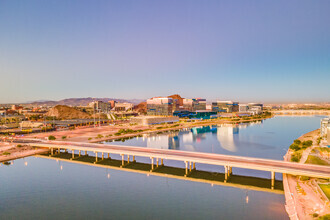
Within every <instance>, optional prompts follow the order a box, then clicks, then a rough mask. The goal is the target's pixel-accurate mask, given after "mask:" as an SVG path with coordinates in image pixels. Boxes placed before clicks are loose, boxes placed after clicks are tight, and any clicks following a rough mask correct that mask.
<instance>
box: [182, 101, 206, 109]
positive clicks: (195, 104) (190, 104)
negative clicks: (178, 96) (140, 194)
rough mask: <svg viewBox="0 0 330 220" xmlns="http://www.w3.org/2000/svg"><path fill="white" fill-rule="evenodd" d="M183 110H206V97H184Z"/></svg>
mask: <svg viewBox="0 0 330 220" xmlns="http://www.w3.org/2000/svg"><path fill="white" fill-rule="evenodd" d="M183 110H187V111H192V112H194V111H198V110H206V99H201V98H196V99H183Z"/></svg>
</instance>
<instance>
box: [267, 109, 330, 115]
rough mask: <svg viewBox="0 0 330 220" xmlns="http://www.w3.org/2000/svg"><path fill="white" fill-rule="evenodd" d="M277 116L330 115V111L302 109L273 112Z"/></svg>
mask: <svg viewBox="0 0 330 220" xmlns="http://www.w3.org/2000/svg"><path fill="white" fill-rule="evenodd" d="M271 112H272V113H273V114H275V115H304V116H305V115H330V110H326V109H324V110H304V109H302V110H300V109H289V110H272V111H271Z"/></svg>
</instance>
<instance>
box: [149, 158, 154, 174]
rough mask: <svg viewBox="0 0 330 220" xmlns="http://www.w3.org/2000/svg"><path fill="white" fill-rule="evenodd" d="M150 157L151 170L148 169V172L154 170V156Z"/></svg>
mask: <svg viewBox="0 0 330 220" xmlns="http://www.w3.org/2000/svg"><path fill="white" fill-rule="evenodd" d="M150 159H151V170H150V172H152V171H153V170H154V158H153V157H150Z"/></svg>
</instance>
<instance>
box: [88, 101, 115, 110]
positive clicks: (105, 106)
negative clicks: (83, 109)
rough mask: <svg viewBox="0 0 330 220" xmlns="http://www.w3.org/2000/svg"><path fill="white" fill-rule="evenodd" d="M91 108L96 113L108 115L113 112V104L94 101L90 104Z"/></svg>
mask: <svg viewBox="0 0 330 220" xmlns="http://www.w3.org/2000/svg"><path fill="white" fill-rule="evenodd" d="M88 106H89V107H91V108H93V109H94V111H100V112H103V113H108V112H109V111H110V110H111V104H110V103H108V102H102V101H94V102H91V103H89V104H88Z"/></svg>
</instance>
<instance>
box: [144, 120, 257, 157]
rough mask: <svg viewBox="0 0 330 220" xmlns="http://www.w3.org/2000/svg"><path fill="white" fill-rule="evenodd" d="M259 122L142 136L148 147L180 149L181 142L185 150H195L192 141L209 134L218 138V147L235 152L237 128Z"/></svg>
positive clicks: (194, 141) (237, 135) (237, 136)
mask: <svg viewBox="0 0 330 220" xmlns="http://www.w3.org/2000/svg"><path fill="white" fill-rule="evenodd" d="M261 123H262V122H261V121H260V122H253V123H244V124H222V125H212V126H202V127H194V128H189V129H188V128H186V129H181V130H178V131H171V132H169V133H167V134H157V135H150V136H147V137H146V138H145V137H143V141H145V139H146V142H147V147H148V148H156V149H172V150H175V149H180V144H181V145H182V144H183V146H181V148H182V147H184V149H186V150H191V151H195V146H194V143H200V142H202V140H204V139H206V138H207V135H208V134H211V135H212V136H214V137H215V138H216V139H217V140H218V142H219V145H220V147H222V148H223V149H225V150H227V151H230V152H236V151H237V150H238V149H237V146H236V144H235V141H238V138H239V130H240V129H246V128H247V127H249V126H253V125H255V124H261Z"/></svg>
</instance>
